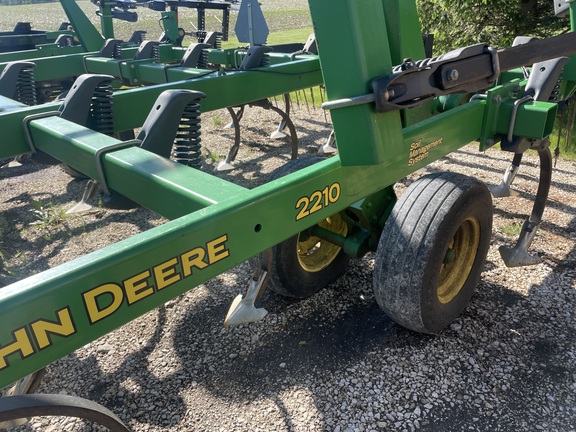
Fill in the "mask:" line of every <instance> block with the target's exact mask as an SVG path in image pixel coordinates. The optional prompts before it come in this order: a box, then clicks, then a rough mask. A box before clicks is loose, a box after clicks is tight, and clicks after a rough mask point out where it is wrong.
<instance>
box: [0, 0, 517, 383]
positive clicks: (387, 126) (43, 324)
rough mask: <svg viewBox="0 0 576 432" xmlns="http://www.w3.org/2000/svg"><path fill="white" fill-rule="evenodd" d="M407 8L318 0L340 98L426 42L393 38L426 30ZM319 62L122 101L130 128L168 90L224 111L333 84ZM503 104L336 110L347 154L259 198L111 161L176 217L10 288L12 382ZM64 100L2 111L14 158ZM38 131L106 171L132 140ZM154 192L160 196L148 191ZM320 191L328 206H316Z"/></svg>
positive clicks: (453, 140) (324, 210)
mask: <svg viewBox="0 0 576 432" xmlns="http://www.w3.org/2000/svg"><path fill="white" fill-rule="evenodd" d="M407 3H413V2H408V1H407V0H401V1H400V0H309V4H310V9H311V13H312V19H313V21H314V26H315V29H316V34H317V37H318V41H319V47H320V62H321V64H322V72H323V75H324V82H325V85H326V90H327V93H328V97H329V99H330V100H335V99H340V98H343V97H353V96H358V95H363V94H366V93H367V92H369V82H370V80H371V79H372V78H374V77H376V76H380V75H385V74H388V73H390V71H391V69H392V65H393V63H394V62H393V57H394V58H398V56H400V57H402V56H404V55H405V51H406V50H412V48H413V44H412V43H409V42H404V41H405V40H409V39H401V40H399V39H398V38H390V37H389V35H388V31H387V28H388V25H389V24H390V23H392V22H396V21H395V20H394V19H395V17H397V18H399V17H400V16H401V15H402V13H404V15H407V16H408V17H410V16H411V18H408V19H407V20H406V21H401V23H402V26H401V27H398V28H397V30H394V32H400V33H402V34H403V35H404V33H406V34H409V33H411V34H417V35H418V36H419V32H420V29H419V26H418V23H417V21H415V20H414V16H413V15H414V14H413V13H412V11H413V10H414V9H413V7H412V6H411V5H407ZM405 8H406V9H405ZM402 11H408V12H402ZM375 29H378V30H375ZM414 38H416V36H414ZM343 52H344V53H346V56H347V59H346V61H345V62H343V61H342V53H343ZM317 66H318V63H317V62H315V61H312V60H310V61H307V60H303V61H297V62H293V63H290V64H287V65H278V66H275V67H276V69H275V71H277V72H282V73H281V74H279V73H273V74H272V73H265V72H252V71H248V72H238V73H230V74H228V75H226V76H223V77H219V79H217V80H216V79H212V80H211V79H209V78H208V77H205V78H200V79H198V80H193V81H192V83H191V82H190V81H181V82H177V83H172V84H165V85H159V86H156V87H154V88H150V89H139V90H128V91H125V92H122V93H118V94H115V95H114V106H115V108H116V109H118V111H119V112H124V111H125V110H128V109H131V108H136V110H135V112H134V110H133V115H131V116H125V118H124V117H123V118H118V119H117V121H116V127H117V129H118V130H126V129H131V128H133V127H136V126H139V125H140V124H141V121H143V118H144V117H145V115H146V114H147V110H148V109H149V107H150V106H151V105H152V103H153V102H154V100H155V98H156V96H157V95H158V94H160V92H161V91H162V90H164V89H168V88H190V87H187V86H189V85H191V84H193V85H194V86H195V87H194V88H195V89H197V90H201V91H204V92H205V93H206V94H207V95H208V97H207V98H206V99H203V101H202V110H210V109H215V108H216V107H223V106H229V105H232V104H233V103H238V101H240V102H241V103H242V101H244V102H249V101H250V100H256V99H260V98H262V97H266V95H271V94H280V93H284V92H287V91H290V90H292V89H297V88H303V87H308V86H309V84H310V83H315V82H317V81H318V79H319V78H318V74H319V72H318V67H317ZM279 76H281V77H282V79H278V77H279ZM198 86H201V88H200V87H198ZM493 91H498V90H493ZM3 102H6V103H7V105H9V102H8V101H3V100H2V99H0V104H2V103H3ZM232 102H233V103H232ZM491 104H492V102H491V101H490V100H475V101H473V102H469V103H466V104H464V105H462V106H459V107H456V108H454V109H451V110H449V111H446V112H444V113H441V114H438V115H435V116H433V117H430V118H427V119H424V120H421V121H418V122H412V121H408V122H407V120H406V118H404V119H403V118H402V113H401V112H389V113H386V114H377V113H376V112H374V109H373V108H372V107H371V106H370V105H368V104H366V105H360V106H355V107H349V108H341V109H337V110H334V112H333V113H332V119H333V123H334V129H335V131H336V136H337V141H338V148H339V152H340V153H339V156H335V157H332V158H330V159H327V160H324V161H322V162H320V163H318V164H316V165H313V166H311V167H308V168H305V169H303V170H302V171H299V172H296V173H294V174H291V175H289V176H286V177H283V178H281V179H278V180H275V181H273V182H270V183H267V184H265V185H263V186H260V187H258V188H255V189H253V190H247V189H244V188H241V187H239V186H235V185H232V184H229V183H228V182H225V181H223V180H219V179H215V178H213V177H211V176H209V175H206V174H203V173H199V172H198V171H195V170H194V169H192V168H189V167H185V166H182V165H179V164H176V163H172V162H170V161H168V160H166V159H163V158H161V157H159V156H156V155H153V154H150V153H148V152H146V151H145V150H142V149H140V148H127V149H123V150H116V151H111V152H109V153H106V154H105V156H103V157H102V167H103V171H104V173H105V175H106V183H107V185H108V187H109V188H111V189H113V190H116V191H118V192H120V193H122V194H123V195H126V196H128V197H130V198H132V197H133V198H134V199H135V200H136V201H138V202H140V203H142V204H144V205H147V206H149V207H150V208H151V209H152V210H154V211H156V212H158V213H160V214H163V215H165V216H167V217H169V218H170V219H173V220H172V221H170V222H168V223H166V224H165V225H163V226H160V227H157V228H154V229H152V230H149V231H146V232H144V233H142V234H139V235H137V236H134V237H132V238H130V239H127V240H124V241H121V242H119V243H117V244H114V245H112V246H109V247H107V248H104V249H102V250H100V251H97V252H94V253H92V254H89V255H86V256H84V257H82V258H79V259H77V260H74V261H72V262H69V263H67V264H64V265H61V266H59V267H56V268H54V269H51V270H48V271H46V272H43V273H41V274H38V275H35V276H32V277H30V278H27V279H25V280H22V281H20V282H17V283H15V284H13V285H10V286H8V287H6V288H3V289H2V290H0V387H1V386H3V385H6V384H9V383H11V382H13V381H15V380H17V379H19V378H20V377H22V376H24V375H26V374H28V373H30V372H32V371H34V370H37V369H39V368H40V367H42V366H45V365H46V364H48V363H50V362H52V361H54V360H56V359H58V358H60V357H62V356H64V355H66V354H67V353H69V352H71V351H73V350H75V349H77V348H79V347H81V346H82V345H84V344H86V343H88V342H90V341H92V340H95V339H96V338H98V337H100V336H102V335H104V334H106V333H107V332H110V331H112V330H113V329H115V328H117V327H119V326H121V325H122V324H124V323H126V322H128V321H130V320H132V319H134V318H136V317H138V316H140V315H142V314H143V313H145V312H147V311H149V310H151V309H153V308H154V307H157V306H158V305H160V304H162V303H164V302H166V301H168V300H169V299H171V298H174V297H176V296H178V295H180V294H182V293H183V292H186V291H188V290H190V289H192V288H194V287H195V286H197V285H198V284H201V283H203V282H204V281H206V280H208V279H210V278H212V277H214V276H216V275H218V274H220V273H222V272H223V271H225V270H227V269H230V268H232V267H234V266H235V265H237V264H238V263H241V262H243V261H245V260H246V259H248V258H250V257H252V256H254V255H255V254H257V253H259V252H261V251H262V250H264V249H266V248H268V247H271V246H273V245H275V244H277V243H279V242H281V241H283V240H285V239H287V238H289V237H290V236H292V235H294V234H296V233H298V232H301V231H303V230H305V229H307V228H309V227H311V226H313V225H314V224H316V223H318V222H319V221H321V220H322V219H324V218H326V217H329V216H331V215H333V214H335V213H337V212H339V211H342V210H344V209H345V208H347V207H349V206H351V205H352V204H354V203H356V202H358V201H359V200H361V199H363V198H365V197H367V196H370V195H371V194H374V193H376V192H378V191H381V190H382V189H384V188H386V187H388V186H390V185H392V184H394V183H395V182H396V181H398V180H399V179H401V178H403V177H405V176H406V175H408V174H410V173H412V172H414V171H415V170H417V169H419V168H421V167H423V166H425V165H426V164H429V163H430V162H433V161H434V160H436V159H438V158H440V157H442V156H444V155H447V154H449V153H450V152H452V151H454V150H456V149H458V148H460V147H462V146H463V145H465V144H468V143H469V142H471V141H473V140H475V139H477V138H479V137H481V136H485V135H487V134H489V133H490V134H492V133H496V132H497V131H496V130H495V129H494V128H495V127H496V123H497V122H494V124H491V123H490V124H489V125H487V120H486V115H487V113H488V112H489V109H490V105H491ZM57 106H58V104H48V107H43V108H34V107H32V108H21V109H18V107H17V106H14V105H12V110H7V111H3V112H0V124H2V126H3V131H5V134H4V139H5V142H3V145H2V147H6V148H7V149H9V151H7V153H22V152H26V151H27V150H28V149H27V144H26V141H25V140H24V138H23V131H22V129H23V128H22V119H23V117H24V116H25V115H26V114H30V113H32V112H34V110H35V109H36V110H38V109H40V110H41V109H44V110H46V111H47V110H50V109H51V108H52V109H54V108H55V107H57ZM502 112H505V111H502ZM419 115H420V114H419ZM128 117H130V118H128ZM403 122H406V123H407V124H406V127H403ZM518 127H519V128H521V125H518ZM29 128H30V134H31V137H32V141H33V143H34V146H35V147H36V148H37V149H38V150H41V151H44V152H46V153H48V154H50V155H53V156H55V157H57V158H58V159H60V160H62V162H64V163H66V164H68V165H71V166H72V167H73V168H76V169H80V170H83V171H84V172H86V173H88V174H89V175H90V176H94V175H95V172H96V171H95V163H96V162H95V161H94V155H95V152H96V151H97V150H98V149H101V148H103V147H106V146H109V145H111V144H115V143H118V141H117V140H115V139H113V138H110V137H107V136H104V135H101V134H98V133H96V132H93V131H91V130H89V129H86V128H84V127H82V126H79V125H76V124H73V123H70V122H68V121H66V120H64V119H62V118H59V117H56V116H53V117H46V118H41V119H36V120H32V121H31V122H30V124H29ZM3 150H4V149H3ZM142 185H145V188H144V189H145V190H146V194H143V193H142V192H139V188H141V187H142ZM318 193H319V194H320V196H322V200H321V201H320V202H319V203H317V204H319V207H318V206H316V205H312V201H313V200H312V196H313V195H316V196H317V194H318Z"/></svg>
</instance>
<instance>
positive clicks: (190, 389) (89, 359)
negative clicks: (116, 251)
mask: <svg viewBox="0 0 576 432" xmlns="http://www.w3.org/2000/svg"><path fill="white" fill-rule="evenodd" d="M294 111H295V112H294V113H293V118H294V121H295V123H296V126H297V128H298V133H299V138H300V155H301V156H304V155H306V154H315V153H316V151H317V148H318V146H319V145H320V144H322V143H323V142H324V140H325V139H326V137H327V135H328V132H329V125H328V123H327V121H326V119H325V117H324V114H323V113H322V112H320V111H319V110H315V109H312V108H310V107H306V106H300V107H295V110H294ZM227 121H228V116H227V114H226V112H217V113H213V114H207V115H205V116H204V118H203V137H204V142H203V143H204V145H205V146H206V149H205V153H206V159H205V162H204V165H203V169H204V170H207V171H212V170H213V167H214V165H215V164H216V163H217V161H218V160H221V159H222V158H223V156H224V155H225V153H226V149H227V148H228V146H229V144H230V142H231V137H232V134H231V131H230V130H223V129H222V125H223V124H224V123H226V122H227ZM242 124H243V129H242V134H243V135H242V137H243V146H242V147H241V151H240V153H239V156H238V162H237V167H238V169H236V170H233V171H230V172H227V173H223V174H220V175H222V176H224V177H225V178H228V179H234V180H235V181H239V182H242V183H243V184H247V185H258V184H261V183H262V182H263V181H264V179H265V177H266V173H268V172H270V171H271V170H272V169H273V168H274V167H275V166H279V165H281V164H283V163H285V162H286V161H287V160H288V158H289V144H288V142H287V140H281V141H271V140H269V139H268V138H267V136H268V135H269V134H270V132H272V131H273V130H274V129H275V126H276V124H277V118H275V117H274V116H273V115H272V114H271V113H269V112H264V111H262V110H259V109H249V110H248V113H247V115H246V116H245V118H244V119H243V120H242ZM509 160H510V157H509V155H507V154H504V153H501V152H499V151H498V150H495V149H491V150H489V151H487V152H486V153H484V154H480V153H479V152H478V151H477V148H476V147H475V146H473V145H470V146H467V147H464V148H463V149H462V150H460V151H457V152H455V153H453V154H450V155H449V156H448V157H445V158H443V159H442V160H440V161H438V162H436V163H434V164H432V165H430V166H429V167H428V168H427V170H426V171H432V170H453V171H459V172H463V173H466V174H468V175H471V176H474V177H477V178H479V179H481V180H482V181H484V182H486V183H487V184H496V183H498V182H499V181H500V178H501V175H502V173H503V172H504V170H505V168H506V167H507V166H508V163H509ZM537 169H538V164H537V158H535V157H534V155H527V156H526V159H525V163H524V164H523V166H522V169H521V172H520V174H519V175H518V177H517V179H516V182H515V184H514V186H515V188H516V189H517V190H518V191H520V197H518V198H508V199H502V200H495V220H494V230H493V240H492V243H491V247H490V251H489V255H488V261H487V263H486V266H485V269H484V272H483V274H482V278H481V281H480V284H479V286H478V289H477V293H476V294H475V296H474V297H473V299H472V301H471V303H470V305H469V307H468V308H467V309H466V311H465V312H464V313H463V315H462V316H461V317H459V318H458V319H457V320H456V321H455V322H454V323H453V324H452V325H451V326H450V327H449V328H447V329H446V330H445V331H443V332H442V333H441V334H440V335H436V336H430V335H421V334H416V333H413V332H411V331H408V330H406V329H404V328H402V327H400V326H398V325H396V324H395V323H394V322H393V321H392V320H391V319H389V318H388V317H387V316H386V315H385V314H384V313H383V312H381V311H380V310H379V308H378V306H377V304H376V301H375V299H374V295H373V293H372V269H373V265H374V260H373V255H371V254H370V255H368V256H366V257H365V258H363V259H361V260H354V261H352V262H351V264H350V265H349V266H348V268H347V270H346V271H345V273H344V274H343V276H342V277H341V278H340V279H339V280H338V281H337V282H336V283H334V284H333V285H331V286H330V287H328V288H327V289H325V290H323V291H321V292H320V293H318V294H316V295H314V296H312V297H311V298H309V299H306V300H303V301H293V300H289V299H286V298H283V297H281V296H278V295H276V294H274V293H267V294H266V295H265V296H264V298H263V299H262V301H261V306H263V307H265V308H266V309H267V310H268V311H269V314H268V315H267V317H266V318H265V319H264V320H263V321H261V322H258V323H254V324H251V325H247V326H240V327H236V328H224V327H223V326H222V321H223V319H224V316H225V314H226V311H227V309H228V306H229V304H230V302H231V301H232V299H233V298H234V297H235V296H236V295H237V294H238V293H240V292H244V290H245V288H246V286H247V281H248V279H249V277H250V273H249V267H248V266H247V265H246V264H243V265H240V266H238V267H237V268H235V269H233V270H231V271H228V272H226V273H224V274H222V275H220V276H218V277H217V278H215V279H213V280H211V281H209V282H208V283H206V284H205V285H202V286H199V287H197V288H196V289H194V290H192V291H191V292H189V293H187V294H185V295H183V296H181V297H180V298H178V299H176V300H173V301H171V302H169V303H168V304H166V305H164V306H163V307H161V308H159V309H157V310H155V311H152V312H150V313H148V314H146V315H145V316H143V317H141V318H140V319H137V320H135V321H133V322H131V323H130V324H128V325H126V326H124V327H122V328H120V329H118V330H117V331H115V332H113V333H110V334H108V335H106V336H105V337H102V338H101V339H99V340H97V341H95V342H93V343H90V344H88V345H87V346H85V347H84V348H82V349H80V350H78V351H76V352H74V353H72V354H70V355H69V356H67V357H65V358H63V359H61V360H59V361H57V362H56V363H54V364H51V365H50V366H49V367H48V368H47V374H46V377H45V379H44V381H43V384H42V386H41V388H40V391H41V392H43V393H64V394H70V395H77V396H82V397H85V398H89V399H92V400H95V401H97V402H99V403H101V404H103V405H104V406H106V407H108V408H109V409H111V410H113V411H114V412H115V413H116V414H117V415H119V416H120V417H121V418H122V419H123V420H124V421H125V422H126V423H127V424H128V425H129V426H130V428H131V429H132V430H134V431H167V432H168V431H170V432H175V431H334V432H337V431H339V432H352V431H392V430H394V431H396V430H397V431H414V430H422V431H464V430H471V431H520V430H521V431H534V430H544V431H575V430H576V332H575V328H576V313H575V311H574V305H575V304H576V282H575V276H576V270H575V266H574V263H575V262H576V234H575V231H576V230H575V228H576V177H575V175H574V173H575V172H576V163H575V162H572V161H565V160H560V161H558V165H557V167H556V169H555V171H554V175H553V186H552V190H551V193H550V201H549V205H548V209H547V211H546V213H545V221H544V223H543V224H542V226H541V228H540V231H539V233H538V235H537V237H536V239H535V240H534V243H533V245H532V250H533V251H534V252H535V253H537V254H538V255H540V256H541V257H542V258H543V260H544V262H543V263H542V264H540V265H536V266H532V267H527V268H519V269H508V268H506V267H505V266H504V264H503V263H502V261H501V259H500V257H499V254H498V251H497V250H498V247H499V246H501V245H503V244H506V245H511V244H513V243H514V241H515V239H514V236H515V235H516V234H514V233H515V232H516V233H517V232H518V231H519V226H520V224H521V223H522V221H523V219H524V217H525V215H526V214H527V213H528V212H529V210H530V208H531V202H532V200H533V197H534V194H535V191H536V186H537V180H536V179H537V172H538V171H537ZM424 173H425V172H424V171H421V172H418V173H415V175H414V176H412V177H411V178H408V179H406V180H405V181H403V182H401V183H400V184H399V185H398V192H399V193H401V192H402V189H403V188H404V187H405V186H406V185H407V184H409V183H410V182H411V181H413V179H414V178H415V177H418V176H420V175H422V174H424ZM0 182H1V185H2V187H1V189H0V229H1V232H2V246H1V250H2V252H3V255H4V259H5V267H6V269H8V270H9V273H6V274H5V275H4V279H5V280H7V281H11V280H15V279H18V278H20V277H24V276H26V275H30V274H32V273H36V272H38V271H41V270H44V269H46V268H49V267H52V266H54V265H57V264H59V263H61V262H64V261H67V260H69V259H72V258H73V257H75V256H78V255H81V254H84V253H87V252H89V251H91V250H94V249H97V248H100V247H102V246H104V245H105V244H109V243H112V242H115V241H118V240H120V239H121V238H124V237H127V236H130V235H133V234H135V233H137V232H140V231H141V230H145V229H148V228H150V227H152V226H155V225H158V224H161V223H163V222H164V220H163V219H162V218H160V217H159V216H157V215H155V214H154V213H152V212H150V211H147V210H142V209H140V210H132V211H127V212H123V211H110V210H104V209H101V208H96V209H95V210H93V211H92V212H89V213H88V214H85V215H82V216H66V217H64V218H63V220H61V221H60V222H56V223H54V224H49V223H47V217H46V215H57V214H60V210H61V209H66V208H69V207H71V206H72V205H73V204H74V203H75V202H76V201H77V200H78V199H79V197H80V196H81V194H82V190H83V187H84V185H85V182H84V181H80V182H79V181H72V180H70V178H69V177H68V176H67V175H65V174H64V173H63V172H62V171H61V170H60V169H59V168H57V167H45V166H38V165H33V164H30V163H25V164H24V165H23V166H22V167H20V168H10V169H2V170H0ZM33 200H35V201H37V203H36V206H34V205H33ZM39 203H42V210H41V212H44V213H38V212H35V210H38V209H39V207H40V204H39ZM43 215H44V216H43ZM39 220H40V221H41V223H38V224H35V225H31V223H33V222H34V221H39ZM40 430H42V431H47V432H54V431H62V430H64V431H84V432H87V431H100V430H103V429H102V428H100V427H97V426H92V425H88V424H85V423H84V422H82V421H75V420H71V419H41V418H34V419H33V420H32V421H31V422H30V423H29V424H28V425H26V426H21V427H19V428H14V429H11V431H13V432H16V431H19V432H20V431H40Z"/></svg>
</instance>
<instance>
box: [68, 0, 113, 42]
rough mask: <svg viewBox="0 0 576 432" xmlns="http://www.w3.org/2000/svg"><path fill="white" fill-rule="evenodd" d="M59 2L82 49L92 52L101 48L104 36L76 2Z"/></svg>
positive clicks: (69, 0) (71, 0) (72, 0)
mask: <svg viewBox="0 0 576 432" xmlns="http://www.w3.org/2000/svg"><path fill="white" fill-rule="evenodd" d="M60 4H61V5H62V9H64V13H65V14H66V16H67V17H68V21H70V24H72V28H73V29H74V32H75V33H76V36H77V37H78V40H79V41H80V44H81V45H82V47H83V48H84V50H85V51H87V52H92V51H98V50H99V49H100V48H102V44H103V43H104V38H103V37H102V35H101V34H100V32H99V31H98V30H97V29H96V27H94V25H93V24H92V23H91V22H90V20H89V19H88V17H87V16H86V14H85V13H84V12H82V9H80V8H79V7H78V5H77V4H76V2H75V1H74V0H60Z"/></svg>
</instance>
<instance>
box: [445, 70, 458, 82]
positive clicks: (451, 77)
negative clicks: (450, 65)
mask: <svg viewBox="0 0 576 432" xmlns="http://www.w3.org/2000/svg"><path fill="white" fill-rule="evenodd" d="M459 77H460V73H459V72H458V69H450V70H448V71H447V72H446V78H447V79H448V81H456V80H457V79H458V78H459Z"/></svg>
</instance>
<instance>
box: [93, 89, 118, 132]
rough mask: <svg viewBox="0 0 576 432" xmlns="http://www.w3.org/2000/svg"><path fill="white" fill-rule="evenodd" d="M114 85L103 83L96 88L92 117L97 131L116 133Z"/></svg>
mask: <svg viewBox="0 0 576 432" xmlns="http://www.w3.org/2000/svg"><path fill="white" fill-rule="evenodd" d="M112 93H113V90H112V85H111V84H110V83H101V84H99V85H98V86H96V88H95V89H94V94H93V96H92V105H91V107H90V117H91V119H92V127H93V129H94V130H95V131H97V132H100V133H103V134H106V135H110V136H112V135H113V134H114V112H113V110H112Z"/></svg>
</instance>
